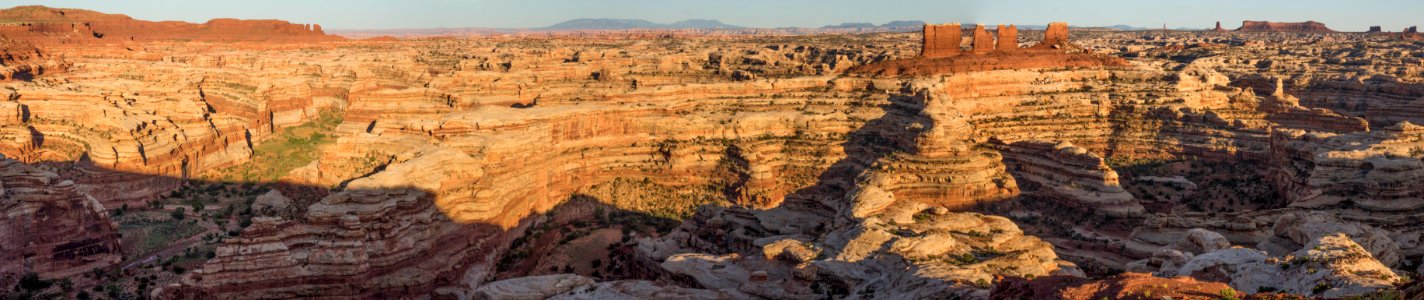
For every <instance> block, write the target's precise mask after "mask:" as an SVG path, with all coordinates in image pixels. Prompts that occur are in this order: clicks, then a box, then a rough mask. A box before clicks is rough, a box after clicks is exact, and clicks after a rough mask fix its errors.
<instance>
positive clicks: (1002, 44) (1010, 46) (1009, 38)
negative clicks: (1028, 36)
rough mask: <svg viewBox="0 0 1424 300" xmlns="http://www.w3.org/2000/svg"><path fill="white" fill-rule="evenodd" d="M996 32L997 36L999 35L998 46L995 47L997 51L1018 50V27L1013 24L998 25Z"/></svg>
mask: <svg viewBox="0 0 1424 300" xmlns="http://www.w3.org/2000/svg"><path fill="white" fill-rule="evenodd" d="M997 34H998V36H999V40H998V46H996V47H995V48H996V49H997V50H999V51H1015V50H1019V28H1018V26H1014V25H1009V26H1004V25H999V30H998V31H997Z"/></svg>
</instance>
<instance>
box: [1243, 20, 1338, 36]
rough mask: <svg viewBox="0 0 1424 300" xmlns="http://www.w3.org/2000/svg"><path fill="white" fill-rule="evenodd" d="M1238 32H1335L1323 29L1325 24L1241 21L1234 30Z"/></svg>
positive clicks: (1313, 22)
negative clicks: (1239, 25)
mask: <svg viewBox="0 0 1424 300" xmlns="http://www.w3.org/2000/svg"><path fill="white" fill-rule="evenodd" d="M1236 31H1239V32H1296V33H1331V32H1335V31H1334V30H1330V28H1327V27H1325V24H1323V23H1320V22H1315V21H1305V22H1296V23H1293V22H1266V21H1241V27H1239V28H1236Z"/></svg>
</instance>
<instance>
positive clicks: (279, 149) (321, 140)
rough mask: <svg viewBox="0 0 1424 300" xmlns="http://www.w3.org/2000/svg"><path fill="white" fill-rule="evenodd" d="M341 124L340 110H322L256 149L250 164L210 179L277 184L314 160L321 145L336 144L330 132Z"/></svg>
mask: <svg viewBox="0 0 1424 300" xmlns="http://www.w3.org/2000/svg"><path fill="white" fill-rule="evenodd" d="M341 121H342V115H341V112H340V111H338V110H325V111H322V112H321V114H320V115H319V116H317V119H316V120H312V121H310V122H307V123H305V124H302V125H299V126H295V127H288V128H284V129H281V130H278V132H277V133H276V134H274V135H273V136H272V137H271V138H269V139H268V140H267V141H264V142H262V143H261V144H258V145H256V146H255V147H253V149H252V150H253V155H252V159H250V160H248V161H247V162H245V163H243V164H241V165H237V166H233V167H230V168H226V169H222V170H218V171H215V172H214V173H212V174H210V175H209V176H210V177H212V178H213V179H217V180H221V181H225V182H274V181H277V179H279V178H281V177H282V176H284V175H287V173H288V172H291V171H292V170H295V169H297V168H300V167H302V166H305V165H307V164H310V163H311V162H312V161H315V160H316V159H317V156H318V155H320V152H319V151H318V150H320V148H321V146H323V145H327V144H330V143H332V142H335V141H336V137H335V136H333V135H331V134H330V133H331V131H332V130H334V129H336V125H339V124H341Z"/></svg>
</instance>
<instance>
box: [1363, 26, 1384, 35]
mask: <svg viewBox="0 0 1424 300" xmlns="http://www.w3.org/2000/svg"><path fill="white" fill-rule="evenodd" d="M1381 32H1384V29H1383V28H1380V27H1379V26H1370V31H1366V32H1365V33H1381Z"/></svg>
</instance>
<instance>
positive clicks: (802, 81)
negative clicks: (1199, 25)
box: [0, 7, 1424, 299]
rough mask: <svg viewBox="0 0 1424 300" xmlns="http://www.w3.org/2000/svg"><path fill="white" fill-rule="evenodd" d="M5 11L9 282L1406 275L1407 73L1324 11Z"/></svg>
mask: <svg viewBox="0 0 1424 300" xmlns="http://www.w3.org/2000/svg"><path fill="white" fill-rule="evenodd" d="M0 18H5V19H6V20H11V21H12V22H5V24H4V25H0V36H4V38H3V39H0V44H3V47H0V50H3V55H0V65H3V70H4V72H0V73H3V74H4V77H5V79H6V80H5V81H3V82H0V155H3V157H4V159H3V160H0V212H3V214H0V216H3V219H0V237H4V239H3V240H4V241H6V243H5V244H4V245H0V250H4V251H3V252H0V258H3V259H4V261H3V262H0V286H3V287H5V288H7V291H14V292H15V293H17V294H21V295H31V296H44V295H49V296H52V297H55V298H68V297H79V295H81V294H79V293H80V292H81V291H82V292H84V293H85V294H83V295H88V296H91V297H106V298H143V297H149V298H159V299H209V298H219V299H278V298H329V299H369V298H382V299H385V298H429V299H471V298H480V299H483V298H500V299H504V298H550V299H606V298H620V299H623V298H680V299H760V298H766V299H840V298H877V299H878V298H887V299H901V298H904V299H920V298H955V297H958V298H971V299H982V298H997V299H1022V298H1030V299H1033V298H1050V299H1058V298H1067V299H1099V298H1102V297H1108V298H1119V297H1133V296H1134V295H1144V294H1147V293H1151V294H1153V295H1162V296H1172V297H1174V298H1178V297H1179V296H1180V297H1181V298H1190V297H1193V296H1196V297H1199V296H1201V295H1210V296H1209V297H1212V298H1216V297H1226V296H1227V295H1237V294H1236V293H1241V296H1244V295H1245V294H1247V293H1263V294H1262V295H1253V296H1269V295H1265V294H1264V293H1271V292H1272V291H1276V292H1285V293H1289V294H1292V295H1297V296H1304V297H1326V298H1337V297H1355V296H1368V295H1374V294H1378V293H1391V292H1398V293H1402V294H1408V293H1412V292H1410V291H1411V289H1410V288H1408V287H1404V288H1399V287H1397V286H1398V285H1400V284H1403V282H1402V281H1404V280H1405V278H1406V276H1405V275H1406V274H1409V272H1415V271H1417V270H1418V262H1419V261H1421V259H1424V245H1421V243H1420V236H1421V234H1424V231H1421V229H1420V228H1419V227H1418V226H1417V224H1418V223H1419V221H1420V218H1419V215H1420V214H1419V213H1420V212H1421V211H1420V210H1421V209H1424V193H1421V192H1420V191H1419V190H1418V189H1419V188H1418V187H1419V186H1420V182H1419V181H1420V178H1421V176H1420V172H1424V171H1421V170H1424V164H1421V162H1420V158H1421V156H1424V136H1421V133H1424V129H1421V128H1420V127H1419V126H1418V125H1415V124H1424V104H1421V102H1420V101H1421V100H1420V99H1424V64H1421V59H1424V56H1421V53H1424V49H1421V46H1420V45H1418V44H1417V43H1415V42H1413V41H1409V40H1405V39H1398V38H1393V37H1381V36H1378V35H1365V34H1348V33H1333V34H1325V33H1329V32H1328V29H1325V28H1324V26H1323V25H1320V24H1318V23H1299V24H1282V23H1255V22H1247V23H1246V24H1244V25H1243V28H1242V30H1238V31H1237V32H1233V33H1230V34H1222V33H1217V32H1210V31H1199V32H1198V31H1162V32H1158V31H1151V32H1148V31H1143V32H1124V31H1096V30H1078V29H1074V30H1075V31H1074V32H1073V34H1072V35H1071V36H1070V34H1069V33H1070V32H1069V27H1068V25H1067V24H1066V23H1051V24H1049V25H1048V26H1047V27H1046V28H1045V30H1029V29H1021V28H1020V27H1019V26H1015V25H1006V26H1003V25H1001V26H994V27H989V26H984V25H978V26H975V28H974V29H973V30H972V31H968V33H966V31H967V30H965V29H964V28H962V27H961V26H960V24H958V23H951V24H945V25H925V26H924V27H923V28H924V31H923V32H918V33H874V34H859V35H841V34H804V35H777V36H773V35H772V33H773V32H761V31H756V30H742V31H735V33H728V32H686V31H598V32H576V33H531V34H514V35H508V36H477V37H470V38H458V39H455V38H440V39H412V40H400V39H376V40H345V39H341V38H337V37H333V36H328V35H325V34H324V33H323V31H322V30H321V28H320V26H316V25H310V26H308V25H300V24H291V23H287V22H284V21H241V20H225V19H219V20H214V21H211V22H208V23H205V24H189V23H181V22H149V21H141V20H133V19H131V18H128V17H124V16H119V15H108V14H102V13H97V12H91V11H83V10H73V9H52V8H45V7H19V8H13V9H9V10H5V11H3V12H0ZM1024 28H1027V27H1024ZM1253 31H1270V32H1259V33H1258V32H1253ZM966 36H968V37H969V38H971V40H970V41H964V40H963V39H964V37H966ZM1070 37H1071V38H1072V39H1071V40H1070ZM1020 38H1022V40H1021V39H1020ZM965 45H969V46H968V47H970V48H963V47H965ZM12 241H13V242H12ZM1149 273H1150V274H1149ZM66 282H67V283H66ZM46 283H49V284H48V285H46ZM1164 285H1168V286H1169V287H1167V288H1163V287H1162V286H1164ZM64 286H69V288H66V287H64ZM100 291H102V295H100ZM1228 292H1229V294H1224V293H1228ZM110 295H117V296H110ZM1404 296H1409V295H1404Z"/></svg>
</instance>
